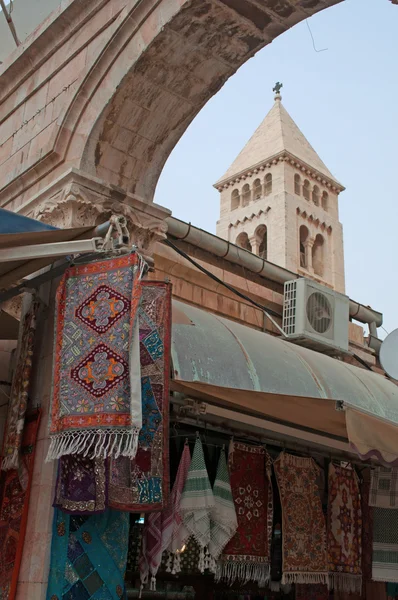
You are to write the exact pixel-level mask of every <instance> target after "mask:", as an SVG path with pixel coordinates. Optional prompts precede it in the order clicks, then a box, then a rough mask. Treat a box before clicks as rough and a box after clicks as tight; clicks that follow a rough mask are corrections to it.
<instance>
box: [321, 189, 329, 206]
mask: <svg viewBox="0 0 398 600" xmlns="http://www.w3.org/2000/svg"><path fill="white" fill-rule="evenodd" d="M321 202H322V208H323V210H326V211H327V210H328V209H329V194H328V193H327V192H323V194H322V199H321Z"/></svg>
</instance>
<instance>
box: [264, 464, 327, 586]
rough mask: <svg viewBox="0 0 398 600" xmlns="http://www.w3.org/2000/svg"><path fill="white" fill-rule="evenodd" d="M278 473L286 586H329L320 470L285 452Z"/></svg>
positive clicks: (283, 568)
mask: <svg viewBox="0 0 398 600" xmlns="http://www.w3.org/2000/svg"><path fill="white" fill-rule="evenodd" d="M274 469H275V473H276V478H277V482H278V487H279V495H280V499H281V504H282V545H283V560H282V583H283V584H286V583H324V584H327V581H328V578H327V552H326V522H325V517H324V514H323V512H322V504H321V499H320V494H319V488H318V485H317V479H318V477H319V474H320V469H319V467H318V465H317V464H316V463H315V461H314V460H313V459H312V458H301V457H298V456H293V455H291V454H287V453H285V452H283V453H282V454H280V456H279V457H278V458H277V460H276V461H275V462H274ZM309 549H311V552H309Z"/></svg>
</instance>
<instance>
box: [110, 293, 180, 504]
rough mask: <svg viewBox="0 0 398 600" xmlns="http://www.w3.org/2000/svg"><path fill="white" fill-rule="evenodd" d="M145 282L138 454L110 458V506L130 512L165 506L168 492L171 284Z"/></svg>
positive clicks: (140, 315)
mask: <svg viewBox="0 0 398 600" xmlns="http://www.w3.org/2000/svg"><path fill="white" fill-rule="evenodd" d="M141 287H142V297H141V305H140V308H139V311H138V312H139V315H138V322H139V340H140V359H141V383H142V417H143V419H142V430H141V432H140V435H139V443H138V451H137V455H136V457H135V459H133V460H129V459H127V458H124V457H120V458H118V459H117V460H116V459H113V458H112V459H110V460H109V505H110V506H111V507H113V508H117V509H119V510H126V511H129V512H149V511H157V510H161V509H162V508H163V505H164V504H165V503H166V502H167V495H168V491H169V490H168V487H169V465H168V458H169V437H168V436H169V427H168V420H169V369H170V344H171V286H170V284H167V283H162V282H155V281H142V282H141Z"/></svg>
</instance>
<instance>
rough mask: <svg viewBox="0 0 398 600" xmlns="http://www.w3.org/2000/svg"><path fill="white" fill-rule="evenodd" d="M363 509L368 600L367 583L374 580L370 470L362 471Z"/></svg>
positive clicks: (364, 571) (364, 565)
mask: <svg viewBox="0 0 398 600" xmlns="http://www.w3.org/2000/svg"><path fill="white" fill-rule="evenodd" d="M362 478H363V479H362V481H361V484H360V488H361V511H362V596H363V598H366V599H367V600H371V597H370V596H368V595H367V589H366V588H367V584H369V583H370V582H371V581H372V554H373V508H372V507H371V506H369V491H370V470H369V469H365V470H364V471H363V472H362Z"/></svg>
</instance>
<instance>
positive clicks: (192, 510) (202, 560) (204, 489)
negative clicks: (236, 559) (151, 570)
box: [180, 437, 215, 573]
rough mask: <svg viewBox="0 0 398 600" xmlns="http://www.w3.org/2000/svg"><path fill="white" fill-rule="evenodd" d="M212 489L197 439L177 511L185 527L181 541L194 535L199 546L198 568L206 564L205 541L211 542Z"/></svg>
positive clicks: (202, 568)
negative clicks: (184, 534) (178, 510)
mask: <svg viewBox="0 0 398 600" xmlns="http://www.w3.org/2000/svg"><path fill="white" fill-rule="evenodd" d="M214 504H215V503H214V496H213V490H212V489H211V485H210V481H209V476H208V474H207V470H206V464H205V457H204V454H203V446H202V442H201V441H200V439H199V437H198V438H197V439H196V442H195V448H194V451H193V455H192V461H191V464H190V466H189V470H188V475H187V479H186V481H185V486H184V490H183V492H182V495H181V503H180V512H181V516H182V521H183V527H184V529H185V530H186V536H185V539H184V537H183V539H184V541H186V540H188V538H189V537H190V536H193V537H194V538H195V540H196V541H197V543H198V544H199V547H200V557H199V565H198V566H199V570H200V572H201V573H203V572H204V570H205V569H207V568H209V567H210V566H211V565H210V561H209V558H210V557H209V556H208V545H209V542H210V512H211V510H212V508H213V507H214Z"/></svg>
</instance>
